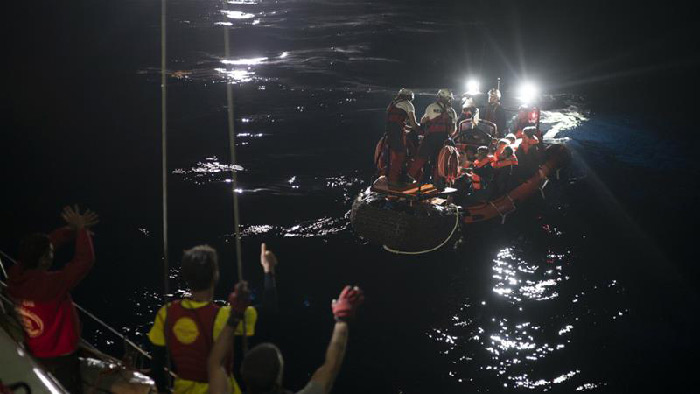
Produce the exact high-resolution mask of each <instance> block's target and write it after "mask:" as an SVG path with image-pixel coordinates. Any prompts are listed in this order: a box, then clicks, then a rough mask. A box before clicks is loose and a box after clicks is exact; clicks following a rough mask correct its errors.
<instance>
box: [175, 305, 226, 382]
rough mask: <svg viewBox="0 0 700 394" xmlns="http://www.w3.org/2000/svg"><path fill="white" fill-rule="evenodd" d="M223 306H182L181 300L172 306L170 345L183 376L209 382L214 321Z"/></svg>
mask: <svg viewBox="0 0 700 394" xmlns="http://www.w3.org/2000/svg"><path fill="white" fill-rule="evenodd" d="M219 309H221V308H220V307H219V306H218V305H215V304H208V305H206V306H203V307H200V308H194V309H188V308H185V307H183V306H182V304H181V300H177V301H174V302H173V303H172V304H170V306H169V307H168V312H167V315H166V316H167V317H166V321H165V335H166V346H167V348H168V350H169V352H170V357H171V360H172V362H173V365H174V367H175V373H176V374H177V376H178V377H179V378H182V379H186V380H190V381H193V382H199V383H208V382H209V377H208V374H207V358H208V357H209V353H210V351H211V349H212V347H213V346H214V321H215V320H216V315H217V314H218V313H219ZM229 372H230V371H229Z"/></svg>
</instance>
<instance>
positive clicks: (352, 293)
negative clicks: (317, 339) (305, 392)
mask: <svg viewBox="0 0 700 394" xmlns="http://www.w3.org/2000/svg"><path fill="white" fill-rule="evenodd" d="M362 301H364V296H363V294H362V290H360V289H359V288H358V287H357V286H355V287H350V286H345V288H344V289H343V291H342V292H341V293H340V296H339V297H338V300H333V303H332V309H333V315H334V317H335V320H336V322H335V326H334V327H333V335H332V336H331V341H330V343H329V344H328V348H327V349H326V359H325V361H324V363H323V365H322V366H321V367H320V368H319V369H317V370H316V372H314V374H313V376H311V380H310V382H309V384H311V383H315V384H318V385H320V386H321V388H322V389H323V391H324V393H330V391H331V389H332V388H333V383H334V382H335V378H336V377H337V376H338V372H339V371H340V366H341V365H342V363H343V359H344V358H345V349H346V347H347V343H348V320H350V319H352V318H353V317H354V315H355V311H356V310H357V308H358V306H359V305H360V304H362Z"/></svg>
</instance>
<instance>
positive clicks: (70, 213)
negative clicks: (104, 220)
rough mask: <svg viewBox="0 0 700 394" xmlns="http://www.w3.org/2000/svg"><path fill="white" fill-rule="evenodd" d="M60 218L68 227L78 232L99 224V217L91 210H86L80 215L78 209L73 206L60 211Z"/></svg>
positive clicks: (76, 206)
mask: <svg viewBox="0 0 700 394" xmlns="http://www.w3.org/2000/svg"><path fill="white" fill-rule="evenodd" d="M61 217H62V218H63V220H65V221H66V224H68V226H69V227H71V228H73V229H75V230H80V229H83V228H89V227H92V226H94V225H96V224H97V223H99V221H100V220H99V217H98V216H97V214H96V213H94V212H92V211H91V210H89V209H88V210H86V211H85V213H83V214H81V213H80V207H78V205H77V204H75V205H74V206H73V207H70V206H66V207H64V208H63V211H61Z"/></svg>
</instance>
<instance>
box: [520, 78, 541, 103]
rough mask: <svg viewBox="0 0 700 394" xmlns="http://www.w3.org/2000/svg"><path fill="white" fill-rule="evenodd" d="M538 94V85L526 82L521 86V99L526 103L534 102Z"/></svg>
mask: <svg viewBox="0 0 700 394" xmlns="http://www.w3.org/2000/svg"><path fill="white" fill-rule="evenodd" d="M537 94H538V90H537V87H536V86H535V85H533V84H532V83H529V82H528V83H524V84H523V85H522V86H521V87H520V101H522V102H524V103H529V102H532V101H533V100H534V99H535V98H536V97H537Z"/></svg>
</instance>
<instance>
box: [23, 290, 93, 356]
mask: <svg viewBox="0 0 700 394" xmlns="http://www.w3.org/2000/svg"><path fill="white" fill-rule="evenodd" d="M15 305H17V313H18V314H19V316H20V317H21V318H22V324H23V326H24V340H25V343H26V344H27V347H28V348H29V351H30V352H31V353H32V355H33V356H34V357H39V358H50V357H58V356H64V355H67V354H71V353H73V352H75V351H76V350H77V349H78V343H79V342H80V321H79V320H78V314H77V312H76V310H75V306H74V305H73V299H72V298H71V296H70V295H66V296H65V297H63V298H62V299H59V300H51V301H46V302H39V301H31V300H15Z"/></svg>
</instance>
